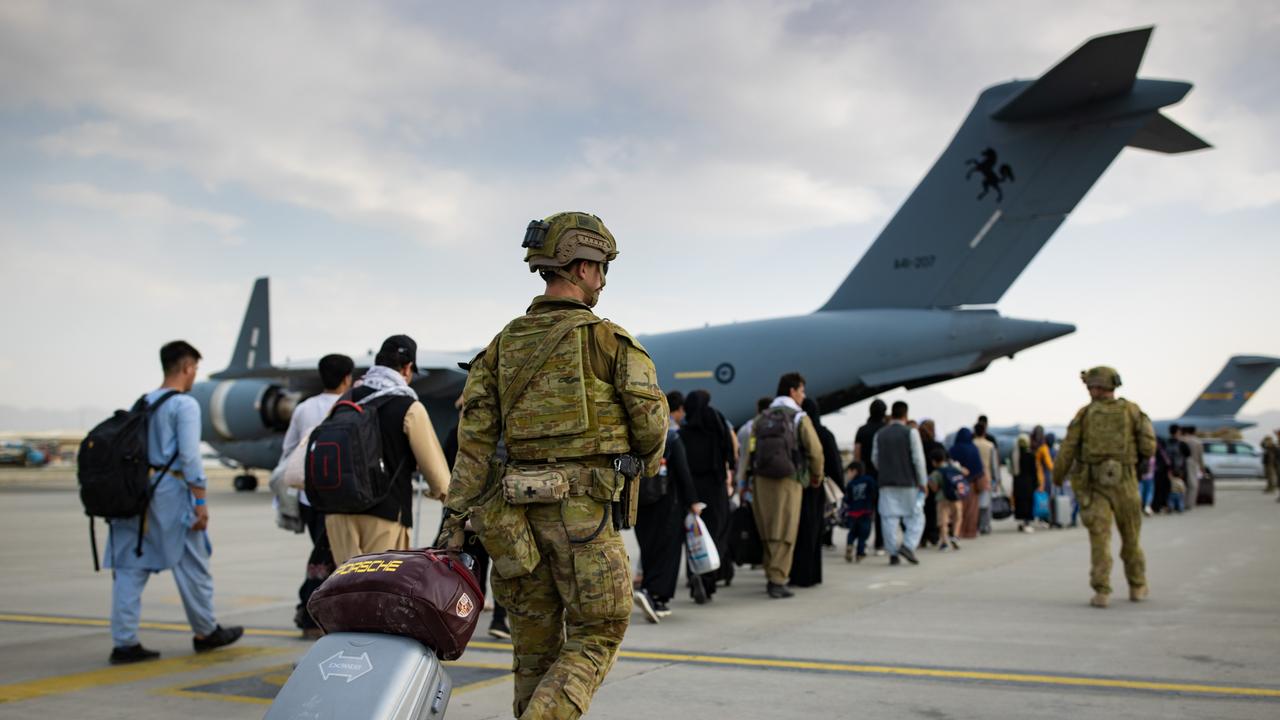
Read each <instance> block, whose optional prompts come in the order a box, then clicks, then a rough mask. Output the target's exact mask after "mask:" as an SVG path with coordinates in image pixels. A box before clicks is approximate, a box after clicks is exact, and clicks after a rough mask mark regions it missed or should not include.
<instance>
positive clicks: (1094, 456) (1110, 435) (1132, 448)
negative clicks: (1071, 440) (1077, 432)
mask: <svg viewBox="0 0 1280 720" xmlns="http://www.w3.org/2000/svg"><path fill="white" fill-rule="evenodd" d="M1081 422H1082V425H1083V427H1082V428H1081V430H1082V432H1081V442H1080V461H1081V462H1083V463H1084V464H1086V465H1097V464H1099V463H1102V462H1106V461H1107V460H1115V461H1117V462H1119V463H1121V464H1122V465H1125V466H1130V467H1132V466H1134V465H1136V464H1137V462H1138V447H1137V443H1136V441H1135V440H1134V437H1133V430H1134V428H1133V414H1132V413H1131V412H1130V411H1129V403H1128V402H1127V401H1125V400H1121V399H1118V398H1117V399H1114V400H1097V401H1094V402H1093V403H1091V404H1090V405H1089V407H1088V408H1086V409H1085V411H1084V418H1083V419H1082V421H1081Z"/></svg>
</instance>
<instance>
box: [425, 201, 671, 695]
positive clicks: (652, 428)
mask: <svg viewBox="0 0 1280 720" xmlns="http://www.w3.org/2000/svg"><path fill="white" fill-rule="evenodd" d="M523 247H524V248H525V250H526V252H525V262H526V263H528V266H529V270H530V272H538V273H539V274H540V276H541V278H542V279H543V281H545V282H546V291H545V293H544V294H543V295H540V296H538V297H536V298H534V300H533V302H532V304H531V305H530V306H529V308H528V310H527V311H526V313H525V314H524V315H522V316H520V317H518V318H516V319H514V320H512V321H511V322H510V323H508V324H507V326H506V327H505V328H503V330H502V331H501V332H500V333H498V335H497V336H496V337H494V339H493V341H492V342H490V343H489V345H488V346H487V347H486V348H485V349H484V350H483V351H482V352H481V353H480V354H479V355H477V356H476V357H475V359H474V360H472V362H471V363H470V365H469V368H470V369H469V371H468V375H467V383H466V387H465V389H464V390H463V401H462V402H463V405H462V422H461V425H460V426H459V435H458V437H459V448H458V462H457V464H456V466H455V467H454V470H453V481H452V484H451V490H450V493H449V498H448V500H447V501H446V503H445V507H446V512H447V513H448V517H447V518H446V519H445V524H444V528H443V530H442V536H443V538H444V542H445V544H446V545H447V546H448V547H450V548H456V547H460V546H461V543H462V538H463V527H464V525H465V523H466V521H467V519H468V518H469V519H471V521H472V526H473V527H474V528H475V530H476V532H477V533H479V535H480V538H481V540H482V541H483V542H484V545H485V547H486V548H488V550H489V553H490V555H491V556H492V559H493V563H494V576H493V578H492V582H493V594H494V597H495V599H496V600H497V601H498V602H500V603H502V605H503V607H505V608H506V609H507V614H508V620H509V622H510V623H511V643H512V646H513V647H512V651H513V654H514V656H515V657H514V661H515V662H514V673H515V678H514V683H513V684H514V690H515V692H514V695H515V698H514V702H513V704H512V710H513V714H514V715H515V716H516V717H521V718H569V719H572V718H577V717H579V716H580V715H582V714H583V713H585V712H587V709H588V708H589V707H590V706H591V698H592V697H593V696H594V695H595V692H596V689H597V688H598V687H599V686H600V683H602V682H603V681H604V678H605V676H606V675H607V674H608V673H609V670H610V669H611V668H612V667H613V664H614V661H615V659H616V657H617V652H618V647H619V645H621V643H622V637H623V635H624V633H625V632H626V629H627V625H628V622H629V620H630V617H631V610H632V603H633V599H632V588H631V564H630V561H629V560H628V558H627V551H626V547H625V546H624V545H623V542H622V535H621V534H620V531H621V530H622V529H624V528H626V527H630V526H631V524H632V522H633V521H634V519H635V512H636V507H637V494H638V492H639V483H637V482H636V480H637V478H638V477H640V476H641V475H644V476H649V477H652V476H653V475H655V474H657V472H658V470H659V467H660V464H661V461H662V454H663V447H664V445H665V444H666V437H667V429H668V412H667V399H666V396H665V395H664V394H663V392H662V389H661V388H660V387H659V385H658V372H657V370H656V369H655V368H654V366H653V361H652V360H650V359H649V354H648V353H647V352H646V351H645V349H644V347H643V346H641V345H640V343H639V342H637V341H636V340H635V339H634V338H633V337H632V336H631V335H630V334H629V333H627V331H626V330H623V329H622V328H621V327H619V326H618V325H615V324H614V323H612V322H609V321H608V320H602V319H601V318H599V317H597V316H596V315H595V313H593V312H592V311H591V308H593V307H595V304H596V302H597V301H598V300H599V298H600V292H601V290H603V289H604V286H605V276H606V274H607V273H608V268H609V263H610V261H612V260H614V259H615V258H616V257H617V255H618V249H617V244H616V242H615V241H614V238H613V235H612V233H610V232H609V230H608V229H607V228H606V227H605V225H604V223H603V222H602V221H601V220H600V218H598V217H596V216H594V215H589V214H587V213H581V212H564V213H557V214H555V215H552V216H550V217H548V218H546V219H544V220H534V221H533V222H531V223H529V226H528V228H527V229H526V231H525V238H524V243H523ZM499 438H501V439H502V441H503V442H504V443H505V445H506V448H507V454H508V457H507V460H506V462H499V461H495V451H496V449H497V445H498V440H499Z"/></svg>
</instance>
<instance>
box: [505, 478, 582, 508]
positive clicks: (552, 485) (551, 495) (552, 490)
mask: <svg viewBox="0 0 1280 720" xmlns="http://www.w3.org/2000/svg"><path fill="white" fill-rule="evenodd" d="M502 495H503V497H504V498H506V501H507V502H509V503H511V504H512V505H531V504H535V503H553V502H560V501H561V500H563V499H565V498H567V497H569V478H568V477H567V476H566V474H565V472H564V471H563V470H538V471H522V472H513V473H511V474H509V475H507V476H506V477H504V478H502Z"/></svg>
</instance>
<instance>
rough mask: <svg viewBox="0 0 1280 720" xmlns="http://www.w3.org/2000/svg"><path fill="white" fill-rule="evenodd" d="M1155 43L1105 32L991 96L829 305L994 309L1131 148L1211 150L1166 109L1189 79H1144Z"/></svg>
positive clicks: (1144, 36)
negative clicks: (1140, 74)
mask: <svg viewBox="0 0 1280 720" xmlns="http://www.w3.org/2000/svg"><path fill="white" fill-rule="evenodd" d="M1150 36H1151V28H1142V29H1139V30H1129V31H1125V32H1120V33H1115V34H1112V35H1105V36H1102V37H1097V38H1094V39H1092V40H1089V41H1088V42H1086V43H1085V44H1084V45H1082V46H1081V47H1080V48H1079V49H1078V50H1076V51H1075V52H1073V53H1071V54H1070V55H1069V56H1067V57H1066V58H1065V59H1064V60H1062V61H1061V62H1059V63H1058V64H1057V65H1055V66H1054V67H1053V68H1051V69H1050V70H1049V71H1048V72H1046V73H1045V74H1044V75H1043V76H1041V77H1040V78H1039V79H1037V80H1035V81H1027V80H1022V81H1014V82H1010V83H1005V84H1003V85H997V86H994V87H991V88H988V89H987V90H985V91H984V92H983V93H982V94H981V95H980V96H979V97H978V101H977V103H976V104H975V106H974V108H973V110H972V111H971V112H970V113H969V116H968V117H967V118H966V119H965V121H964V123H963V124H962V125H961V126H960V129H959V130H958V131H957V132H956V135H955V137H954V138H953V139H952V141H951V144H950V145H949V146H948V147H947V148H946V149H945V150H944V151H943V152H942V155H941V156H939V158H938V160H937V161H936V162H935V163H934V165H933V167H932V168H931V169H930V170H929V173H928V174H927V175H926V176H925V178H924V180H922V181H921V183H920V185H918V186H917V187H916V189H915V190H914V191H912V193H911V195H910V197H908V198H907V200H906V202H905V203H903V205H902V207H901V208H899V210H898V212H897V214H895V215H894V217H893V218H892V219H891V220H890V221H889V224H888V225H887V226H885V228H884V230H883V232H881V234H880V236H879V237H878V238H876V241H875V242H874V243H873V244H872V245H871V247H870V249H868V250H867V253H866V255H864V256H863V258H862V260H861V261H859V263H858V265H857V266H856V267H854V269H853V271H852V272H851V273H850V274H849V276H848V277H847V278H846V279H845V281H844V283H843V284H842V285H841V286H840V287H839V288H838V289H837V290H836V292H835V294H833V295H832V296H831V299H830V300H828V301H827V303H826V304H825V305H824V306H823V307H822V308H821V310H847V309H855V308H883V307H899V308H937V307H956V306H960V305H987V304H992V303H995V302H997V301H999V299H1000V298H1001V296H1003V295H1004V293H1005V291H1006V290H1008V289H1009V286H1011V285H1012V284H1013V282H1014V281H1015V280H1017V278H1018V276H1019V275H1020V274H1021V273H1022V271H1023V270H1024V269H1025V268H1026V266H1027V265H1028V264H1029V263H1030V262H1031V260H1032V259H1033V258H1034V257H1035V255H1036V253H1038V252H1039V251H1040V248H1041V247H1043V246H1044V244H1045V243H1046V242H1047V241H1048V240H1049V238H1050V237H1051V236H1052V235H1053V233H1054V232H1055V231H1056V230H1057V229H1058V226H1059V225H1061V224H1062V222H1063V221H1064V220H1065V219H1066V217H1067V215H1068V214H1070V213H1071V211H1072V210H1074V209H1075V207H1076V205H1077V204H1078V203H1079V202H1080V200H1081V199H1082V198H1083V197H1084V195H1085V193H1086V192H1088V191H1089V189H1090V188H1091V187H1093V184H1094V183H1095V182H1096V181H1097V180H1098V178H1099V177H1100V176H1101V175H1102V173H1103V172H1104V171H1105V170H1106V169H1107V167H1108V166H1109V165H1110V164H1111V162H1112V161H1113V160H1114V159H1115V157H1116V156H1117V155H1118V154H1119V153H1120V151H1121V150H1122V149H1124V148H1125V147H1126V146H1135V147H1142V148H1146V149H1151V150H1158V151H1161V152H1185V151H1188V150H1195V149H1199V148H1203V147H1208V145H1207V144H1205V143H1204V141H1202V140H1200V139H1199V138H1197V137H1195V136H1194V135H1192V134H1191V133H1189V132H1187V131H1186V130H1184V129H1183V128H1181V127H1180V126H1178V125H1176V124H1174V123H1173V122H1172V121H1171V120H1168V119H1167V118H1165V117H1164V116H1163V115H1160V113H1159V111H1160V109H1161V108H1163V107H1165V106H1168V105H1171V104H1173V103H1176V102H1178V101H1179V100H1181V99H1182V98H1183V97H1184V96H1185V95H1186V94H1187V92H1189V91H1190V90H1191V85H1190V83H1185V82H1174V81H1166V80H1148V79H1139V78H1137V70H1138V65H1139V63H1141V61H1142V56H1143V54H1144V52H1145V50H1146V46H1147V41H1148V40H1149V38H1150Z"/></svg>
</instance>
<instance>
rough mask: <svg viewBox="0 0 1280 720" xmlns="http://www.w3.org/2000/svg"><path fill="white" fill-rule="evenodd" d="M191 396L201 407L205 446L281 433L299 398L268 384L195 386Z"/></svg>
mask: <svg viewBox="0 0 1280 720" xmlns="http://www.w3.org/2000/svg"><path fill="white" fill-rule="evenodd" d="M191 396H192V397H194V398H195V399H196V400H197V401H198V402H199V403H200V416H201V420H200V425H201V428H200V434H201V437H202V439H204V440H205V441H206V442H210V443H217V442H220V441H228V440H258V439H260V438H266V437H270V436H272V435H275V434H278V433H281V432H284V431H285V430H287V429H288V428H289V419H290V418H291V417H293V409H294V408H295V407H296V406H297V404H298V400H299V395H298V393H295V392H290V391H288V390H286V389H285V388H284V387H282V386H280V385H277V384H276V383H273V382H270V381H267V380H221V381H208V382H201V383H196V385H195V387H193V388H192V389H191Z"/></svg>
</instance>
